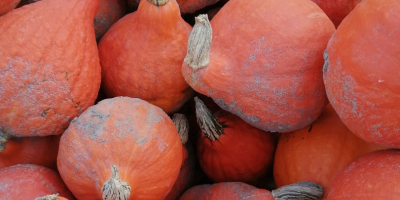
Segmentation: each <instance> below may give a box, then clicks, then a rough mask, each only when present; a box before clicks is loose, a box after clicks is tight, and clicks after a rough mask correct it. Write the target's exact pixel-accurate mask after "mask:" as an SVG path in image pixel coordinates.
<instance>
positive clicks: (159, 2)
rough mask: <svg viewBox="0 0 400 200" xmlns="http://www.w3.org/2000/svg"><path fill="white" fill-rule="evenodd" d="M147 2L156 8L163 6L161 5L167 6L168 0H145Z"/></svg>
mask: <svg viewBox="0 0 400 200" xmlns="http://www.w3.org/2000/svg"><path fill="white" fill-rule="evenodd" d="M147 1H149V2H150V3H152V4H154V5H156V6H163V5H165V4H167V3H168V1H169V0H147Z"/></svg>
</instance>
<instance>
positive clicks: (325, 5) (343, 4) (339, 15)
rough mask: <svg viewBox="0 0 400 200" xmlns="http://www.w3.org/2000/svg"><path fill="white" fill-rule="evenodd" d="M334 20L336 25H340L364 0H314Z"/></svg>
mask: <svg viewBox="0 0 400 200" xmlns="http://www.w3.org/2000/svg"><path fill="white" fill-rule="evenodd" d="M312 1H313V2H315V3H316V4H317V5H318V6H319V7H320V8H321V9H322V10H323V11H324V12H325V13H326V15H328V17H329V19H331V20H332V22H333V24H334V25H335V27H338V26H339V24H340V23H341V22H342V20H343V19H344V18H345V17H346V16H347V15H348V14H349V13H350V12H351V11H352V10H353V9H354V7H356V6H357V4H358V3H360V2H361V1H362V0H334V1H331V0H328V1H327V0H312Z"/></svg>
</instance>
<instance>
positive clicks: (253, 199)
mask: <svg viewBox="0 0 400 200" xmlns="http://www.w3.org/2000/svg"><path fill="white" fill-rule="evenodd" d="M322 194H323V188H322V187H321V186H320V185H318V184H315V183H312V182H299V183H296V184H292V185H287V186H284V187H281V188H278V189H276V190H273V191H271V192H270V191H268V190H265V189H258V188H256V187H254V186H251V185H248V184H245V183H241V182H223V183H217V184H213V185H208V184H206V185H198V186H195V187H192V188H190V189H189V190H187V191H186V192H185V193H184V194H183V195H182V196H181V198H179V200H209V199H218V200H245V199H246V200H284V199H301V200H310V199H320V198H321V197H322Z"/></svg>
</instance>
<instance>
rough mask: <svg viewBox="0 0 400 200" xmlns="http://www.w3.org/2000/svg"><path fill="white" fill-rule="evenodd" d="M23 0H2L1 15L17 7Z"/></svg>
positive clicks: (0, 5)
mask: <svg viewBox="0 0 400 200" xmlns="http://www.w3.org/2000/svg"><path fill="white" fill-rule="evenodd" d="M20 1H21V0H2V1H1V2H0V16H2V15H4V14H6V13H8V12H9V11H10V10H12V9H14V8H15V7H17V5H18V4H19V2H20Z"/></svg>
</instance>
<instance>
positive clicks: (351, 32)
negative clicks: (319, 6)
mask: <svg viewBox="0 0 400 200" xmlns="http://www.w3.org/2000/svg"><path fill="white" fill-rule="evenodd" d="M399 24H400V4H399V1H397V0H366V1H362V2H361V3H359V4H358V6H356V8H354V10H353V11H352V12H351V13H350V14H349V15H348V16H347V17H346V19H345V20H343V22H342V23H341V25H340V26H339V28H338V30H337V31H336V32H335V35H334V36H333V37H332V39H331V40H330V42H329V44H328V47H327V51H326V54H325V59H326V62H325V66H324V70H323V71H324V82H325V87H326V92H327V96H328V98H329V101H330V102H331V104H332V106H333V108H334V109H335V110H336V112H337V113H338V115H339V117H340V118H341V120H342V121H343V123H344V124H345V125H346V126H347V127H348V128H349V129H350V131H352V132H353V133H354V134H355V135H357V136H358V137H360V138H362V139H364V140H366V141H367V142H370V143H376V144H381V145H385V146H388V147H394V148H400V137H399V136H400V106H399V102H400V95H399V94H400V79H399V78H398V77H399V75H400V73H399V66H400V57H399V55H400V46H398V45H396V44H399V43H400V29H399V28H398V25H399Z"/></svg>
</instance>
